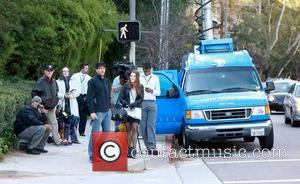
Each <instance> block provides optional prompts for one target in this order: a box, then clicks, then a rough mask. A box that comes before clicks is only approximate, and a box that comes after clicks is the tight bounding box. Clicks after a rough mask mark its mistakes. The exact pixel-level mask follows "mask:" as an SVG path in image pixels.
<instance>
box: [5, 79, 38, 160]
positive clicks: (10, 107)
mask: <svg viewBox="0 0 300 184" xmlns="http://www.w3.org/2000/svg"><path fill="white" fill-rule="evenodd" d="M12 81H14V82H9V81H3V80H0V160H1V159H3V157H4V154H5V153H7V152H8V151H9V149H10V148H11V146H12V144H13V141H14V138H15V135H14V131H13V123H14V121H15V117H16V113H17V112H18V110H19V109H20V108H21V107H23V106H24V105H25V104H28V103H29V102H30V91H31V89H32V87H33V85H34V82H32V81H19V80H16V79H15V78H14V79H13V80H12Z"/></svg>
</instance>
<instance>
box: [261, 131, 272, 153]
mask: <svg viewBox="0 0 300 184" xmlns="http://www.w3.org/2000/svg"><path fill="white" fill-rule="evenodd" d="M259 144H260V147H261V149H269V150H271V149H272V148H273V145H274V131H273V128H272V130H271V132H270V133H269V135H267V136H264V137H259Z"/></svg>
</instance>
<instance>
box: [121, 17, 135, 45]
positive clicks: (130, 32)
mask: <svg viewBox="0 0 300 184" xmlns="http://www.w3.org/2000/svg"><path fill="white" fill-rule="evenodd" d="M139 40H140V23H139V22H138V21H121V22H119V23H118V41H119V42H136V41H139Z"/></svg>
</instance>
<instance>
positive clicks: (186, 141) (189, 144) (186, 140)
mask: <svg viewBox="0 0 300 184" xmlns="http://www.w3.org/2000/svg"><path fill="white" fill-rule="evenodd" d="M182 141H183V142H182V143H183V144H182V145H183V147H184V148H185V149H188V148H192V149H194V148H195V147H196V143H195V141H193V140H190V139H189V138H188V137H186V135H185V131H184V130H183V132H182Z"/></svg>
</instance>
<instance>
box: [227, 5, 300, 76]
mask: <svg viewBox="0 0 300 184" xmlns="http://www.w3.org/2000/svg"><path fill="white" fill-rule="evenodd" d="M258 2H259V3H261V8H260V9H259V11H257V9H256V8H255V5H254V6H245V7H244V8H242V9H241V10H239V14H240V15H241V16H240V17H241V18H240V20H239V22H238V23H237V24H236V25H234V26H233V27H234V28H233V29H232V31H233V37H234V39H235V42H236V43H237V46H238V47H239V48H245V49H247V50H248V51H249V52H250V54H251V55H252V57H253V59H254V63H255V64H256V66H257V68H258V70H259V72H260V74H261V76H263V78H268V77H291V78H294V79H295V78H298V79H299V77H300V73H299V72H298V70H299V69H298V70H297V67H295V64H296V63H297V62H299V61H298V60H299V59H298V58H299V57H297V56H299V44H300V40H299V39H300V36H299V33H300V18H299V17H300V16H299V15H300V13H299V7H300V2H299V1H296V0H289V1H287V0H276V1H271V0H268V1H258ZM258 7H260V6H258ZM296 66H297V65H296Z"/></svg>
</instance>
